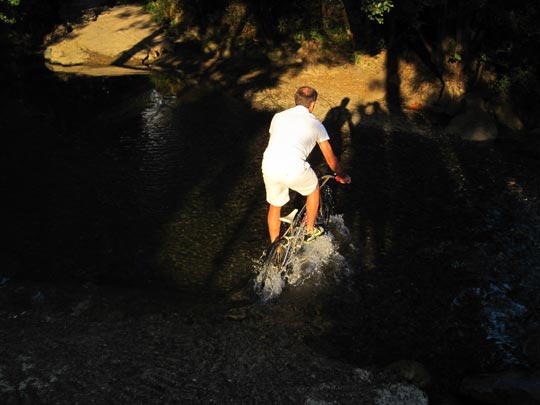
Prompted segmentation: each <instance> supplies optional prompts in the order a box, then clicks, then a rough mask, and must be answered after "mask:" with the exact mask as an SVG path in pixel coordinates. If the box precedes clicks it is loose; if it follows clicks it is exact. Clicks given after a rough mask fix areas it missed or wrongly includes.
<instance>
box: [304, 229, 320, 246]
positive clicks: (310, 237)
mask: <svg viewBox="0 0 540 405" xmlns="http://www.w3.org/2000/svg"><path fill="white" fill-rule="evenodd" d="M323 234H324V228H323V227H322V226H318V225H316V226H314V227H313V230H312V231H311V232H306V235H305V236H304V243H311V242H313V241H314V240H315V239H317V238H318V237H319V236H321V235H323Z"/></svg>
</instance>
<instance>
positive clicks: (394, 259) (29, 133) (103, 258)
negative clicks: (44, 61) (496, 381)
mask: <svg viewBox="0 0 540 405" xmlns="http://www.w3.org/2000/svg"><path fill="white" fill-rule="evenodd" d="M154 83H155V82H153V81H152V79H151V78H149V77H145V76H144V77H143V76H133V77H121V78H70V79H69V80H61V79H60V78H57V77H53V76H50V75H47V74H44V73H40V75H36V76H35V78H34V79H28V80H26V81H24V82H20V83H14V84H10V86H8V87H7V88H8V93H7V95H6V97H5V99H4V100H3V103H4V105H3V107H2V111H3V112H2V117H1V121H0V124H1V126H2V134H3V139H4V142H5V146H4V148H3V158H2V161H3V163H4V170H3V175H2V182H3V190H5V191H4V201H5V202H6V203H7V204H6V206H7V209H6V211H5V217H6V223H5V225H4V229H5V231H6V232H5V234H6V235H7V236H8V241H7V243H6V245H5V247H6V252H7V254H6V256H5V259H4V264H3V266H2V267H3V270H2V271H1V273H0V276H2V278H3V279H5V278H10V279H12V278H13V279H14V278H18V279H25V278H26V279H33V280H35V279H43V280H49V281H53V282H54V281H61V282H88V281H92V282H95V283H105V284H111V283H121V284H138V285H143V286H144V285H145V284H146V283H148V282H149V281H152V280H156V281H165V283H166V284H168V285H169V286H174V287H175V288H179V289H181V290H184V291H185V290H186V289H189V290H190V291H191V292H195V293H197V292H198V291H200V292H203V291H217V292H222V293H224V292H229V291H234V290H235V289H237V288H241V287H244V286H245V285H246V284H247V285H250V283H252V281H253V277H254V272H253V269H254V266H255V265H254V262H255V261H256V260H257V259H258V258H259V257H260V255H261V253H262V251H263V249H264V248H265V247H266V242H267V234H266V224H265V220H266V218H265V217H266V203H265V199H264V187H263V184H262V179H261V176H260V171H259V167H260V159H261V156H262V152H263V150H264V147H265V146H266V139H267V128H268V124H269V122H270V118H271V113H270V112H260V111H257V110H255V109H253V108H252V106H251V105H250V103H249V102H248V101H247V100H244V99H243V98H242V97H241V96H240V95H238V94H233V93H231V92H228V91H227V90H223V89H215V88H214V89H212V88H209V87H206V86H201V87H200V88H196V89H192V90H186V91H184V92H183V93H182V94H181V95H179V96H172V95H167V92H165V91H163V90H162V89H160V87H159V86H157V85H155V84H154ZM364 107H365V106H350V108H351V112H352V109H353V108H357V112H358V113H359V114H360V118H361V121H360V124H359V125H357V126H356V127H355V128H353V130H352V133H351V136H350V137H347V138H343V139H339V138H336V137H335V138H334V139H336V140H339V141H341V142H340V145H339V149H340V151H341V152H342V158H343V160H345V161H346V164H347V166H348V167H349V168H350V173H351V175H352V177H353V181H354V184H353V185H351V186H350V187H346V188H338V189H337V196H336V200H337V207H336V211H337V212H338V213H339V214H342V216H340V218H341V219H342V220H343V227H342V228H341V230H342V231H343V232H346V233H347V238H345V240H342V241H341V245H340V251H339V252H337V253H339V254H338V255H336V256H335V257H334V258H333V259H332V260H333V261H334V263H331V265H330V266H329V267H330V268H333V269H334V270H335V269H336V267H337V268H339V269H341V270H343V269H346V272H342V273H341V274H340V276H343V277H344V278H343V279H341V280H340V282H337V283H336V282H335V281H336V280H335V275H336V273H335V272H334V273H332V272H329V273H328V274H330V276H327V277H329V278H333V277H334V279H333V282H326V286H327V287H328V288H325V289H320V288H319V289H317V288H313V285H312V286H311V287H306V286H304V287H302V288H298V289H289V290H288V291H287V293H286V294H283V296H282V297H281V298H280V300H281V301H282V303H283V305H290V304H291V302H292V303H293V304H294V305H293V310H296V311H305V313H306V314H307V316H311V317H313V318H314V319H315V321H314V323H318V326H317V327H316V328H315V330H316V331H317V332H314V333H313V336H312V337H311V338H310V339H307V340H306V343H308V344H309V345H310V346H311V347H313V348H314V349H315V350H317V351H320V352H323V353H325V354H326V355H328V356H330V357H336V358H340V359H346V360H347V361H350V362H352V363H354V364H359V365H371V364H376V365H382V366H384V365H386V364H388V363H390V362H392V361H395V360H400V359H415V360H418V361H421V362H422V363H424V364H426V365H427V367H428V369H430V370H432V371H433V374H434V375H435V376H436V378H439V381H440V382H441V384H442V385H443V386H445V387H450V390H456V389H457V387H458V385H459V381H460V380H461V378H463V377H464V376H466V375H468V374H474V373H476V372H479V371H488V370H491V369H498V368H500V367H504V366H506V365H508V364H520V363H521V364H523V363H525V364H528V362H529V360H528V359H527V358H526V357H525V356H523V355H522V353H520V349H519V345H520V339H522V338H523V337H524V336H525V335H526V332H524V330H526V328H533V327H536V326H537V324H538V322H537V320H538V314H536V313H535V312H534V311H531V310H528V309H527V308H528V307H529V306H531V308H532V307H534V302H535V298H534V297H533V298H531V297H532V296H533V295H532V294H531V291H534V288H535V287H534V286H535V285H537V274H538V264H537V263H538V261H537V260H536V259H537V258H538V255H539V254H538V252H537V251H535V250H534V249H535V247H536V246H537V245H538V242H537V241H538V227H537V226H536V224H537V222H535V221H536V220H537V215H538V213H537V212H536V211H534V210H535V207H534V206H531V204H530V201H531V200H530V198H531V197H536V196H535V195H531V194H530V191H529V190H532V189H533V187H532V186H530V185H529V184H528V183H527V182H528V181H529V179H528V177H527V173H528V171H529V170H530V168H531V166H530V164H528V163H527V164H525V163H523V162H521V163H519V164H516V162H515V161H511V160H506V157H505V156H504V154H501V153H500V151H499V150H497V148H496V145H495V146H493V145H491V146H488V147H477V146H473V145H465V144H463V143H460V142H458V141H456V142H454V141H452V140H445V139H442V138H440V137H438V136H437V134H436V130H437V124H436V123H434V124H433V125H432V126H430V124H429V123H426V122H422V119H423V117H422V116H418V117H416V119H418V120H419V121H418V125H419V126H422V127H423V128H431V130H427V131H424V132H422V131H419V132H415V133H412V132H407V131H403V130H400V128H395V127H389V128H388V129H385V128H384V125H383V126H382V127H381V126H371V125H370V120H371V119H373V118H375V119H376V120H378V121H379V122H384V121H385V120H386V119H387V118H389V117H386V116H385V115H384V113H382V112H378V113H377V114H378V115H377V114H375V115H374V116H368V115H363V114H362V112H363V111H364V110H365V108H364ZM319 113H320V116H324V111H319ZM388 121H389V119H388ZM328 124H329V127H330V128H331V127H332V126H331V125H330V124H331V123H328ZM338 127H339V126H338ZM331 135H334V136H335V135H336V134H331ZM317 158H318V157H317V156H315V157H314V164H315V165H316V166H317V167H319V168H322V167H323V166H319V165H318V163H320V161H317ZM319 160H320V158H319ZM532 165H533V167H534V165H535V163H534V162H533V163H532ZM509 179H513V180H514V181H517V182H519V183H520V184H521V185H522V187H523V189H524V192H521V193H520V194H516V193H514V191H513V190H512V189H509V188H508V184H509V183H508V182H509ZM527 198H529V200H527ZM528 201H529V202H528ZM294 202H295V201H293V203H294ZM516 224H517V225H516ZM525 224H527V225H525ZM338 228H339V227H338ZM336 232H337V231H336ZM516 246H519V247H520V249H519V250H516ZM501 255H502V256H501ZM336 261H339V263H336ZM341 270H340V271H341ZM345 273H347V274H345ZM345 276H346V277H345ZM323 277H324V276H323ZM524 279H526V280H528V285H529V287H523V286H522V287H520V288H521V290H520V289H517V290H516V289H513V286H514V285H516V286H517V285H520V283H521V281H522V280H524ZM319 281H320V280H319ZM343 281H345V282H343ZM501 286H502V287H503V288H502V289H501ZM490 291H506V292H507V294H506V295H504V297H503V298H500V297H498V298H500V299H499V301H500V303H501V304H500V305H502V306H504V307H505V308H507V307H511V306H512V305H514V304H515V308H518V309H519V311H515V312H511V311H508V312H507V314H509V318H504V317H501V318H499V319H495V324H493V325H491V326H494V327H495V328H497V327H498V328H502V329H501V330H504V332H505V333H501V334H499V335H498V336H496V338H495V339H494V338H493V334H491V335H490V333H492V331H490V330H489V326H490V324H489V320H490V319H491V320H493V319H494V318H493V316H491V315H493V313H495V314H500V313H501V311H500V310H499V309H500V308H498V307H497V305H496V303H495V304H493V305H494V308H493V310H492V311H487V312H486V310H485V305H486V297H488V295H489V292H490ZM510 291H512V294H513V295H512V297H511V298H512V299H509V298H508V294H510ZM526 299H527V300H528V301H527V300H526ZM531 300H532V301H531ZM489 304H492V303H489ZM507 322H511V323H512V324H513V325H515V324H520V325H521V326H520V329H519V330H514V332H512V333H507V330H506V329H505V325H506V323H507ZM486 325H487V327H486ZM524 327H525V329H524ZM509 354H510V355H511V356H509Z"/></svg>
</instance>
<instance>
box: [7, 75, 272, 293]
mask: <svg viewBox="0 0 540 405" xmlns="http://www.w3.org/2000/svg"><path fill="white" fill-rule="evenodd" d="M23 90H24V91H21V92H20V94H19V95H20V97H22V99H21V100H20V104H21V105H23V106H24V109H17V108H15V107H16V106H14V108H13V109H12V112H15V113H16V114H19V116H18V117H11V118H12V119H13V120H12V121H10V124H11V125H10V126H9V131H7V132H8V133H9V134H11V135H12V136H10V138H9V140H8V141H9V142H10V145H9V147H8V148H7V150H8V151H9V154H8V157H7V160H6V163H7V164H8V166H9V165H11V167H13V168H15V171H14V172H12V174H11V175H10V177H9V179H8V181H7V185H8V187H9V188H10V190H11V192H10V194H9V199H8V202H9V204H10V205H11V209H12V212H13V213H14V215H13V217H12V219H11V221H10V223H9V224H8V227H7V229H8V231H9V234H11V235H12V244H11V245H10V255H9V258H8V261H9V263H10V265H9V268H10V270H9V271H8V272H7V273H6V274H7V275H9V276H13V275H18V276H25V275H26V276H39V277H44V278H51V277H52V278H61V279H71V278H76V279H85V280H88V279H89V280H101V279H104V280H118V281H122V282H138V281H142V280H146V279H149V278H150V279H151V278H161V277H163V276H164V275H165V276H166V277H167V278H172V279H173V280H175V281H176V282H177V283H178V284H181V285H185V286H189V285H194V284H197V285H200V286H205V287H207V288H214V289H225V290H226V289H229V288H233V287H234V286H235V284H238V283H242V282H245V280H246V279H247V278H248V277H251V272H250V264H248V263H247V261H246V258H247V257H253V256H254V255H255V256H256V255H258V254H260V252H261V250H262V249H263V247H264V238H265V236H266V235H265V232H264V215H265V214H264V212H263V211H264V210H265V207H264V205H265V204H264V196H263V194H262V191H263V190H262V187H261V185H262V183H261V180H260V174H259V164H260V160H259V159H260V158H259V157H260V155H261V153H262V152H261V148H263V147H264V142H262V138H261V136H262V137H263V138H264V137H265V136H266V135H265V129H263V128H264V127H266V125H267V122H266V121H267V118H266V117H264V116H261V113H255V112H253V111H251V110H250V109H249V107H248V106H247V105H246V104H245V103H244V102H243V101H241V100H239V99H236V98H234V97H232V96H228V95H227V94H224V93H223V92H216V91H212V90H209V89H200V90H195V91H192V92H190V93H189V94H186V96H185V97H183V98H177V97H174V96H170V95H166V94H163V93H161V92H160V91H158V90H157V89H156V88H154V87H153V86H152V84H151V83H150V82H149V80H148V78H147V77H117V78H100V79H89V78H72V79H70V80H69V81H65V82H62V81H60V80H58V79H53V78H48V79H44V80H43V82H40V83H39V86H37V85H35V86H29V87H28V88H26V89H23ZM218 107H219V108H218ZM6 115H7V114H6ZM5 119H6V118H3V121H4V120H5ZM21 122H22V125H19V123H21ZM261 129H262V130H261ZM15 133H16V134H18V136H13V134H15Z"/></svg>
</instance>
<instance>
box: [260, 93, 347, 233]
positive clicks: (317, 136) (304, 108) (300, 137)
mask: <svg viewBox="0 0 540 405" xmlns="http://www.w3.org/2000/svg"><path fill="white" fill-rule="evenodd" d="M294 101H295V104H296V106H295V107H292V108H289V109H287V110H285V111H282V112H279V113H277V114H275V115H274V117H273V118H272V122H271V123H270V130H269V132H270V139H269V141H268V146H267V147H266V150H265V152H264V155H263V162H262V173H263V178H264V184H265V188H266V200H267V202H268V203H269V208H268V218H267V220H268V232H269V235H270V242H274V241H275V240H276V239H277V238H278V237H279V231H280V227H281V222H280V216H281V207H282V206H283V205H285V204H286V203H287V202H288V201H289V199H290V197H289V189H292V190H294V191H296V192H298V193H300V194H301V195H303V196H306V214H307V218H306V242H311V241H312V240H314V239H316V238H317V237H319V236H321V235H322V234H323V233H324V229H323V228H322V227H318V226H317V227H316V226H315V218H316V216H317V210H318V208H319V180H318V179H317V175H316V174H315V172H314V171H313V169H312V168H311V166H310V164H309V163H308V162H307V158H308V156H309V154H310V153H311V151H312V150H313V148H314V147H315V144H318V145H319V148H320V149H321V152H322V154H323V156H324V159H325V160H326V163H327V164H328V166H329V167H330V169H331V170H332V171H333V172H334V173H336V174H337V175H338V178H337V179H338V181H340V182H341V183H350V182H351V177H350V176H349V175H348V174H346V173H345V172H344V170H343V168H342V167H341V164H340V162H339V160H338V159H337V157H336V155H335V154H334V151H333V150H332V146H331V145H330V137H329V136H328V132H327V131H326V129H325V127H324V125H323V124H322V123H321V122H320V121H319V120H318V119H317V118H316V117H315V116H314V115H313V114H312V112H313V109H314V108H315V103H316V101H317V91H316V90H315V89H313V88H311V87H308V86H302V87H300V88H299V89H298V90H297V91H296V94H295V96H294Z"/></svg>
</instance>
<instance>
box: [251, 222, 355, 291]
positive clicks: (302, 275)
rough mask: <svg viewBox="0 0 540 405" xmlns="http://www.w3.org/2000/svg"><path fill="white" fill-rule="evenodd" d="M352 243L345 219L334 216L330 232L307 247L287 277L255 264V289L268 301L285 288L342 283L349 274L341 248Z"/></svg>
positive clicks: (293, 261)
mask: <svg viewBox="0 0 540 405" xmlns="http://www.w3.org/2000/svg"><path fill="white" fill-rule="evenodd" d="M349 240H350V232H349V230H348V228H347V227H346V226H345V224H344V222H343V218H342V216H341V215H333V216H332V217H331V218H330V224H329V229H328V232H327V233H326V234H324V235H323V236H320V237H319V238H317V239H316V240H315V241H313V242H312V243H310V244H305V245H304V246H303V247H302V250H301V251H300V252H299V253H298V254H297V255H296V256H295V257H294V258H293V260H292V262H291V265H290V267H289V269H287V272H286V274H280V273H278V272H277V271H272V270H270V271H268V272H267V273H265V272H264V271H262V269H263V260H262V259H260V260H258V261H257V262H256V263H255V265H254V270H255V272H256V273H257V276H256V278H255V286H254V287H255V290H256V291H257V292H258V293H259V296H260V297H261V299H262V300H263V301H268V300H272V299H274V298H277V297H278V296H279V295H281V293H282V291H283V289H284V288H285V287H286V286H290V287H293V288H294V287H300V286H302V285H304V284H307V283H309V284H310V285H312V286H318V287H320V288H324V287H325V286H326V285H328V284H329V283H332V282H337V281H339V280H340V279H342V278H343V277H345V276H347V275H348V274H349V272H350V267H349V266H348V263H347V260H346V258H345V257H344V256H343V255H341V253H340V247H341V246H343V244H349V243H350V242H349Z"/></svg>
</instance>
